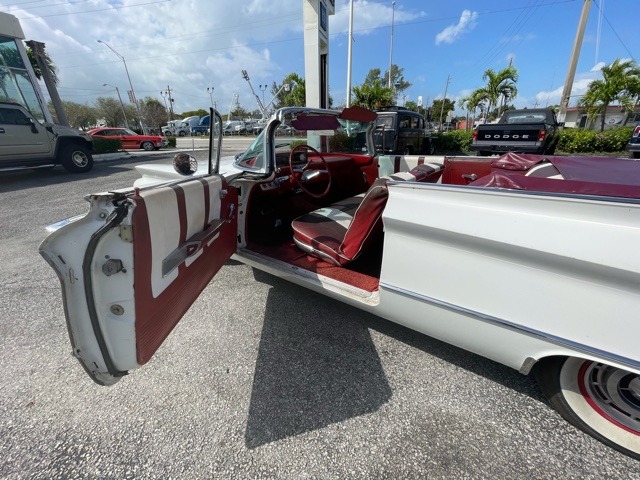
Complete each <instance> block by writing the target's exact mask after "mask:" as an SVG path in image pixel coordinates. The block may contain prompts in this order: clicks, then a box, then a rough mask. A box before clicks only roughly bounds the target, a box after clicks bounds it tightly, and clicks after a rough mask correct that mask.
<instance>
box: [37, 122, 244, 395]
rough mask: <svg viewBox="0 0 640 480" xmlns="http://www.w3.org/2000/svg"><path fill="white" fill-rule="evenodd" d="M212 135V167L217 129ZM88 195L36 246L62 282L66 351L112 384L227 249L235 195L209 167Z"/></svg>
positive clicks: (141, 356) (155, 341) (157, 337)
mask: <svg viewBox="0 0 640 480" xmlns="http://www.w3.org/2000/svg"><path fill="white" fill-rule="evenodd" d="M215 113H216V115H215V116H216V117H217V118H216V121H217V123H218V125H217V126H216V127H214V128H212V129H211V130H212V135H219V134H220V132H221V128H220V125H221V119H220V116H219V115H217V112H215ZM211 118H212V119H213V118H214V115H212V117H211ZM211 144H212V146H213V148H212V150H214V151H215V162H216V164H215V167H211V165H210V172H211V171H213V172H217V169H218V165H219V158H220V148H219V147H220V140H219V137H218V141H217V142H216V141H212V142H211ZM216 147H217V148H216ZM213 156H214V155H213V152H212V157H213ZM88 201H89V202H90V209H89V212H88V213H87V214H86V215H85V216H84V217H82V218H78V219H74V220H72V221H69V222H67V224H66V225H65V226H63V227H62V228H59V229H57V230H56V231H54V232H53V233H52V234H51V235H49V236H48V237H47V238H46V239H45V240H44V242H43V243H42V245H41V246H40V253H41V254H42V256H43V257H44V258H45V259H46V260H47V261H48V262H49V264H50V265H51V266H52V267H53V268H54V270H55V271H56V273H57V274H58V277H59V278H60V282H61V284H62V294H63V300H64V306H65V315H66V317H67V328H68V330H69V337H70V339H71V345H72V348H73V355H74V356H76V357H77V358H78V360H79V361H80V363H81V364H82V365H83V367H84V368H85V370H86V371H87V373H88V374H89V375H90V376H91V378H92V379H93V380H94V381H96V382H97V383H99V384H101V385H112V384H114V383H115V382H117V381H118V380H119V379H120V378H121V377H122V376H123V375H125V374H126V373H127V372H128V371H129V370H133V369H135V368H139V367H140V366H142V365H144V364H145V363H146V362H148V361H149V359H150V358H151V357H152V355H153V354H154V352H155V351H156V350H157V349H158V347H160V345H161V344H162V342H163V341H164V339H165V338H166V337H167V336H168V335H169V333H170V332H171V330H172V329H173V328H174V327H175V326H176V324H177V323H178V321H179V320H180V319H181V318H182V316H183V315H184V314H185V313H186V311H187V310H188V309H189V307H190V306H191V304H192V303H193V302H194V301H195V299H196V298H197V297H198V296H199V294H200V293H201V292H202V290H203V289H204V288H205V287H206V286H207V284H208V283H209V281H210V280H211V279H212V278H213V276H214V275H215V274H216V272H217V271H218V270H219V269H220V267H221V266H222V265H223V264H224V262H225V261H226V260H227V259H228V258H229V257H230V256H231V255H232V254H233V253H234V252H235V248H236V234H237V218H236V211H237V205H238V197H237V192H236V190H235V189H234V188H231V187H229V186H228V185H227V183H226V181H225V179H224V178H223V177H221V176H219V175H217V174H215V173H214V174H211V175H207V176H204V177H198V178H189V179H185V180H183V181H178V182H173V183H170V184H165V185H161V186H158V187H153V188H149V189H144V190H140V189H135V190H127V191H120V192H108V193H101V194H96V195H90V196H89V197H88Z"/></svg>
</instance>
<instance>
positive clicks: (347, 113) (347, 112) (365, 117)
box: [338, 106, 378, 123]
mask: <svg viewBox="0 0 640 480" xmlns="http://www.w3.org/2000/svg"><path fill="white" fill-rule="evenodd" d="M338 118H340V119H341V120H352V121H354V122H363V123H365V122H373V121H374V120H375V119H376V118H378V114H377V113H376V112H372V111H371V110H367V109H366V108H363V107H358V106H353V107H348V108H345V109H344V110H342V112H340V115H338Z"/></svg>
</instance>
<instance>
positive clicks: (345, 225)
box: [291, 194, 364, 265]
mask: <svg viewBox="0 0 640 480" xmlns="http://www.w3.org/2000/svg"><path fill="white" fill-rule="evenodd" d="M363 197H364V194H362V195H357V196H355V197H351V198H347V199H346V200H342V201H340V202H337V203H334V204H333V205H331V206H330V207H324V208H319V209H318V210H315V211H313V212H310V213H307V214H305V215H302V216H300V217H298V218H296V219H295V220H294V221H293V222H292V223H291V226H292V228H293V240H294V242H295V243H296V245H298V247H299V248H301V249H302V250H304V251H305V252H307V253H309V254H311V255H314V256H317V257H319V258H322V259H323V260H326V261H328V262H329V263H333V264H335V265H344V263H346V262H347V261H348V260H347V259H345V258H342V256H341V254H340V253H339V252H340V245H342V241H343V240H344V237H345V235H346V234H347V230H348V229H349V225H351V220H352V219H353V215H354V213H355V211H356V210H357V209H358V206H359V205H360V202H362V198H363Z"/></svg>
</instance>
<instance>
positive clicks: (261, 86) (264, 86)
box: [258, 85, 269, 105]
mask: <svg viewBox="0 0 640 480" xmlns="http://www.w3.org/2000/svg"><path fill="white" fill-rule="evenodd" d="M258 87H259V88H260V90H261V91H262V104H263V105H264V92H265V91H266V90H267V88H269V85H258Z"/></svg>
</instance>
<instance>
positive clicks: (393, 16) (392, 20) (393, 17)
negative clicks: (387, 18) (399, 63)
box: [387, 2, 396, 88]
mask: <svg viewBox="0 0 640 480" xmlns="http://www.w3.org/2000/svg"><path fill="white" fill-rule="evenodd" d="M395 15H396V2H391V46H390V47H389V84H388V85H387V86H388V87H389V88H391V65H392V63H391V62H392V60H393V24H394V22H395Z"/></svg>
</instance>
